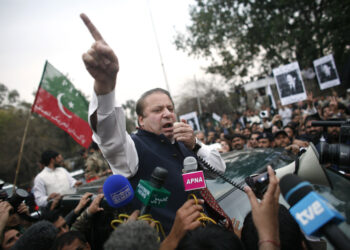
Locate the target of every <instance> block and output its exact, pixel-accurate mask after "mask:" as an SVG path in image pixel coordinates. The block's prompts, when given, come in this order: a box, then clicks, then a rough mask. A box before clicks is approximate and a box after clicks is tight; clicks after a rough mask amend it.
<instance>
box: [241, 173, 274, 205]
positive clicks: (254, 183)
mask: <svg viewBox="0 0 350 250" xmlns="http://www.w3.org/2000/svg"><path fill="white" fill-rule="evenodd" d="M245 182H246V183H247V185H248V186H249V187H250V188H251V189H252V190H253V192H254V194H255V196H256V197H257V198H258V199H262V197H263V196H264V193H265V192H266V190H267V187H268V185H269V174H268V172H264V173H262V174H253V175H251V176H248V177H246V178H245Z"/></svg>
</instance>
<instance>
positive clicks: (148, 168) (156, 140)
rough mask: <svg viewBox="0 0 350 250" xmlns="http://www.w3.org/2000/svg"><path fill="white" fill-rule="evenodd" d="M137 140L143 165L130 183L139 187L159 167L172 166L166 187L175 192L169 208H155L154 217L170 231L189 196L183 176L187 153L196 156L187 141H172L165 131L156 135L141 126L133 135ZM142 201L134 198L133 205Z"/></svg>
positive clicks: (168, 204) (153, 210)
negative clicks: (177, 213)
mask: <svg viewBox="0 0 350 250" xmlns="http://www.w3.org/2000/svg"><path fill="white" fill-rule="evenodd" d="M131 137H132V139H133V140H134V142H135V146H136V150H137V153H138V157H139V169H138V171H137V173H136V175H135V176H133V177H132V178H130V183H131V185H132V186H133V188H134V189H135V188H136V186H137V184H138V183H139V181H140V179H143V180H149V179H150V177H151V174H152V172H153V169H154V168H155V167H162V168H165V169H166V170H168V177H167V179H166V180H165V183H164V188H166V189H167V190H168V191H170V192H171V195H170V197H169V200H168V203H167V206H166V207H165V208H152V209H151V214H152V217H153V218H154V219H156V220H159V221H160V222H161V224H162V226H163V228H164V231H165V233H166V234H168V233H169V231H170V229H171V227H172V225H173V222H174V219H175V215H176V211H177V209H179V208H180V207H181V206H182V205H183V204H184V202H185V201H186V200H187V196H188V194H186V193H185V191H184V185H183V180H182V168H183V160H184V158H185V157H187V156H195V155H194V154H193V153H192V152H191V151H190V150H188V149H187V148H186V147H185V146H184V144H183V143H181V142H175V143H174V144H172V143H171V142H170V141H169V139H168V138H166V137H165V136H164V135H156V134H153V133H150V132H147V131H145V130H138V132H137V133H136V134H133V135H131ZM141 206H142V203H141V202H139V201H138V200H137V198H134V200H133V207H134V208H135V207H136V208H140V207H141Z"/></svg>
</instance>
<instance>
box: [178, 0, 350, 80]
mask: <svg viewBox="0 0 350 250" xmlns="http://www.w3.org/2000/svg"><path fill="white" fill-rule="evenodd" d="M349 13H350V1H349V0H344V1H326V0H315V1H308V0H300V1H285V0H274V1H271V0H270V1H252V0H220V1H219V0H196V4H195V5H193V6H191V7H190V16H191V22H192V23H191V25H190V26H188V27H187V32H186V33H185V34H184V33H178V34H177V37H176V39H175V45H176V46H177V49H179V50H184V51H186V52H188V54H189V55H193V56H197V57H205V58H207V59H209V60H210V61H211V65H210V66H208V67H207V68H206V71H207V72H208V73H214V74H218V75H221V76H223V77H224V78H226V79H227V80H230V79H238V80H239V79H240V78H242V77H246V76H248V79H250V80H257V78H258V77H261V76H266V75H271V72H272V69H273V68H275V67H276V66H279V65H283V64H286V63H289V62H292V61H298V62H299V64H300V67H301V69H306V68H309V67H312V61H313V60H315V59H317V58H319V57H322V56H324V55H327V54H330V53H332V54H333V55H334V59H335V62H336V64H337V66H338V69H340V70H339V71H340V74H341V73H342V69H343V67H344V66H345V64H346V62H347V61H348V60H349V56H350V35H349V34H350V32H349V30H350V15H349Z"/></svg>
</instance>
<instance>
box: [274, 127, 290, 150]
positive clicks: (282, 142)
mask: <svg viewBox="0 0 350 250" xmlns="http://www.w3.org/2000/svg"><path fill="white" fill-rule="evenodd" d="M273 137H274V144H275V147H276V148H285V147H287V146H288V145H290V144H291V141H290V139H289V137H288V135H287V133H286V131H284V130H279V131H277V132H276V133H275V134H274V135H273Z"/></svg>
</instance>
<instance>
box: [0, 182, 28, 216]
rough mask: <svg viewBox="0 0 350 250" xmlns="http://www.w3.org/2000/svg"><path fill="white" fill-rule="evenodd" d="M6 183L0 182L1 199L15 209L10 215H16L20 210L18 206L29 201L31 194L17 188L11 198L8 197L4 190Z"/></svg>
mask: <svg viewBox="0 0 350 250" xmlns="http://www.w3.org/2000/svg"><path fill="white" fill-rule="evenodd" d="M4 184H5V183H4V181H3V180H0V199H1V200H3V201H7V202H8V203H10V204H11V206H12V207H13V210H11V211H10V213H15V212H16V211H17V209H18V206H19V205H20V204H21V203H22V202H23V201H24V200H27V199H29V197H30V196H29V194H28V192H27V191H25V190H24V189H21V188H17V189H16V190H15V192H14V193H13V194H12V195H11V197H8V194H7V192H6V191H5V190H3V189H2V187H3V185H4Z"/></svg>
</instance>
